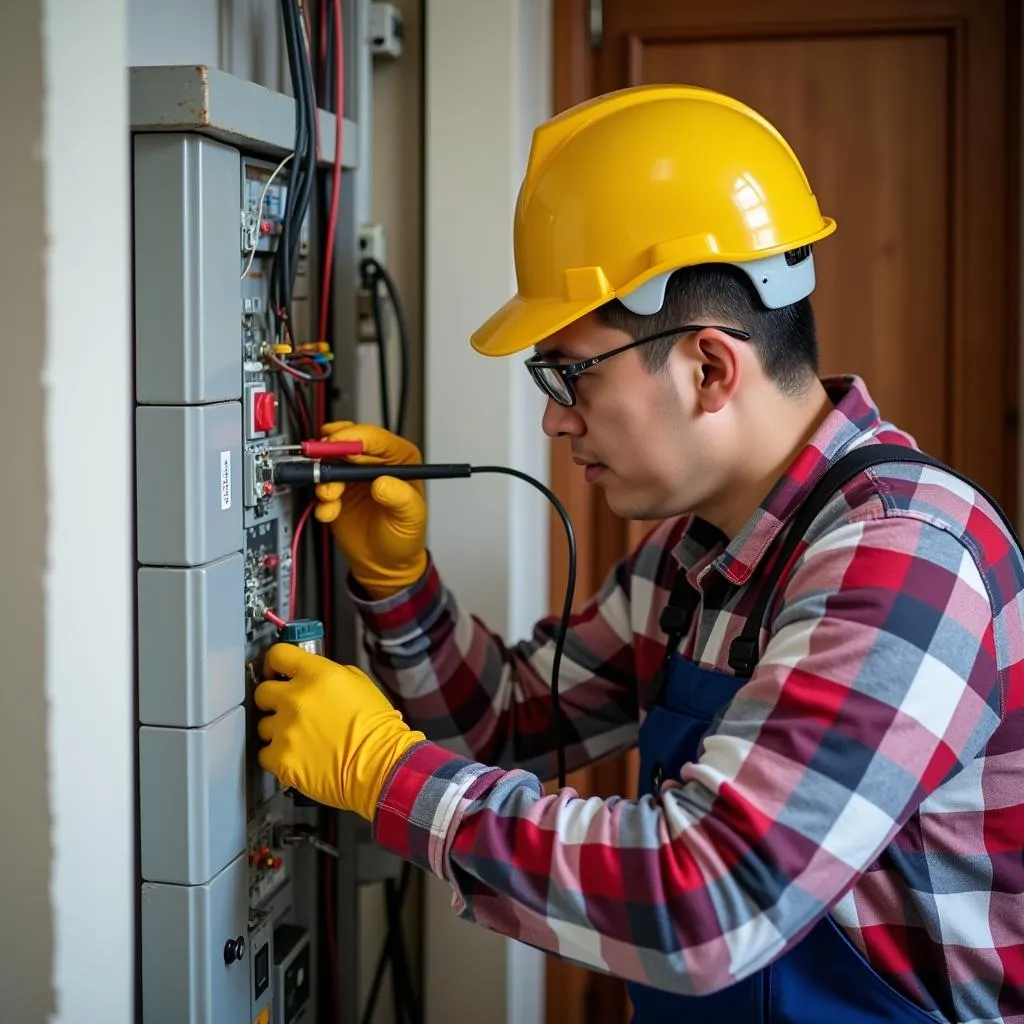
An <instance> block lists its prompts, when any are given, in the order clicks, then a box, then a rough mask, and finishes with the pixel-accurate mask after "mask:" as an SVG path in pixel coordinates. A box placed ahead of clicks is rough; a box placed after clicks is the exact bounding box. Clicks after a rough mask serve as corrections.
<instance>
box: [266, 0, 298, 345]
mask: <svg viewBox="0 0 1024 1024" xmlns="http://www.w3.org/2000/svg"><path fill="white" fill-rule="evenodd" d="M292 8H293V0H281V20H282V22H283V27H284V37H285V48H286V50H287V53H288V69H289V72H290V76H291V84H292V94H293V96H294V98H295V131H294V142H293V155H292V166H291V169H290V171H289V174H288V196H287V200H286V203H285V210H284V217H283V219H282V222H281V235H280V237H279V238H278V241H277V248H276V249H275V251H274V260H273V263H272V265H271V277H270V284H271V292H272V298H273V303H274V310H275V314H276V315H277V317H278V322H279V323H281V322H282V321H284V322H287V323H288V326H289V329H290V328H291V323H290V319H289V317H290V311H291V282H292V281H293V280H294V276H293V274H292V268H291V266H290V257H291V236H292V226H293V224H294V223H295V219H296V217H297V211H298V203H299V199H300V189H299V187H298V185H299V182H300V180H301V171H302V168H301V166H300V164H301V153H302V152H303V146H304V144H305V142H304V140H305V106H304V104H303V102H302V82H301V71H300V67H299V63H300V57H299V51H298V48H297V40H296V38H295V21H294V19H293V17H292Z"/></svg>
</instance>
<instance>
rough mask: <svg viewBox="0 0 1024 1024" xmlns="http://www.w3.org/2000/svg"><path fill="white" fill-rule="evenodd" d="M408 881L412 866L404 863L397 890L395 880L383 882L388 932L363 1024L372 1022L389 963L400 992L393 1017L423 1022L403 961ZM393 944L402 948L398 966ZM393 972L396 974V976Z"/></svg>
mask: <svg viewBox="0 0 1024 1024" xmlns="http://www.w3.org/2000/svg"><path fill="white" fill-rule="evenodd" d="M411 880H412V865H411V864H410V863H409V862H408V861H406V862H405V863H404V864H403V865H402V873H401V876H400V879H399V882H398V886H397V889H396V887H395V884H394V881H393V880H392V879H390V878H389V879H388V880H387V881H386V882H385V883H384V885H385V913H386V915H387V918H388V931H387V934H386V935H385V937H384V942H383V943H382V944H381V949H380V956H379V957H378V958H377V967H376V969H375V970H374V973H373V981H372V982H371V984H370V992H369V994H368V996H367V999H366V1005H365V1007H364V1009H363V1016H362V1024H370V1022H371V1021H372V1020H373V1014H374V1011H375V1010H376V1008H377V1000H378V999H379V998H380V993H381V989H382V988H383V986H384V972H385V971H386V970H387V967H388V963H389V962H390V963H391V970H392V973H393V975H395V976H396V977H397V986H398V988H399V992H397V993H396V995H395V997H394V998H395V1016H396V1017H398V1018H401V1017H405V1018H406V1020H407V1021H408V1024H422V1022H423V1011H422V1008H421V1007H420V1005H419V1001H418V999H417V996H416V994H415V992H414V991H413V985H412V978H411V977H410V976H409V965H408V961H407V960H406V959H405V937H404V936H405V932H404V929H403V926H402V920H401V908H402V906H403V904H404V903H405V896H406V893H407V891H408V889H409V883H410V882H411ZM389 887H390V888H389ZM396 944H397V945H400V947H401V949H400V951H399V954H398V955H399V962H398V963H397V964H396V963H395V961H394V960H393V959H392V957H393V955H394V953H395V946H396ZM396 972H398V973H397V974H396ZM410 1017H411V1019H410Z"/></svg>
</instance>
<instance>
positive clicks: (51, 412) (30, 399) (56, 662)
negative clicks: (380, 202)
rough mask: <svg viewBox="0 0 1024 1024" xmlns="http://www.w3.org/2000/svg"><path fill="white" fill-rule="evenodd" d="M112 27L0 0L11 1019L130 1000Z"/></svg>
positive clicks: (104, 17) (0, 1014) (123, 393)
mask: <svg viewBox="0 0 1024 1024" xmlns="http://www.w3.org/2000/svg"><path fill="white" fill-rule="evenodd" d="M124 38H125V12H124V5H123V3H122V0H89V3H88V4H83V3H72V2H68V0H20V2H18V3H5V4H3V5H0V83H2V86H3V88H2V89H0V137H2V138H3V140H4V141H3V154H4V155H3V182H4V189H3V191H2V192H0V217H2V219H3V224H4V229H5V236H6V237H5V242H6V251H5V254H4V258H3V273H2V274H0V307H2V309H3V310H4V314H3V316H4V326H3V334H2V345H3V357H4V361H3V371H2V373H0V430H2V432H3V436H4V438H5V439H6V441H7V444H6V450H5V453H4V454H5V459H4V479H5V485H4V501H3V505H2V512H0V523H2V526H3V533H4V538H5V541H6V547H5V557H4V565H3V571H2V573H0V581H2V582H0V588H2V590H0V593H2V599H0V601H2V603H0V608H2V614H0V650H2V651H3V672H2V677H0V778H2V779H3V783H4V784H3V786H2V787H0V822H2V827H0V857H2V862H3V864H4V880H3V882H2V883H0V993H2V995H0V1007H2V1008H0V1018H2V1019H3V1020H4V1021H12V1022H14V1021H18V1022H21V1021H24V1022H26V1024H28V1022H36V1021H48V1022H53V1024H63V1022H71V1021H106V1022H109V1024H128V1022H129V1021H131V1020H132V1019H133V1016H132V1013H131V1006H132V999H133V995H134V988H133V981H134V979H133V973H134V972H133V970H132V963H133V958H134V944H133V941H132V940H133V931H134V927H133V923H134V909H133V908H134V895H133V889H134V875H135V872H134V852H133V848H134V843H133V836H134V824H133V822H134V816H133V807H134V798H133V781H132V780H133V778H134V771H133V767H132V761H133V758H132V746H133V743H132V737H133V728H132V717H133V716H132V705H133V701H132V690H133V671H132V631H131V606H132V590H133V588H132V568H131V551H130V547H129V545H128V543H126V538H129V537H131V533H132V525H131V514H130V510H131V457H130V434H129V424H130V408H131V377H130V373H129V351H130V349H129V333H128V302H129V290H128V204H127V198H126V197H127V185H128V149H127V135H126V132H125V124H126V123H127V106H128V105H127V81H126V77H125V74H124V63H125V53H124ZM90 443H93V446H92V447H90Z"/></svg>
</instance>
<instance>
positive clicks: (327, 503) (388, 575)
mask: <svg viewBox="0 0 1024 1024" xmlns="http://www.w3.org/2000/svg"><path fill="white" fill-rule="evenodd" d="M323 438H324V440H326V441H362V442H363V454H362V455H353V456H352V457H351V461H352V462H355V463H362V464H366V465H380V464H382V463H384V464H387V465H394V466H400V465H412V464H415V465H419V464H421V463H422V462H423V457H422V456H421V455H420V451H419V449H418V448H417V447H416V445H414V444H413V443H412V442H411V441H406V440H405V438H402V437H399V436H398V435H397V434H392V433H391V432H390V431H387V430H384V429H383V428H382V427H375V426H372V425H370V424H363V423H348V422H339V423H325V424H324V427H323ZM316 496H317V498H318V499H319V501H318V504H317V507H316V513H315V514H316V518H317V519H318V520H319V521H320V522H321V523H330V524H331V531H332V533H333V534H334V539H335V542H336V543H337V544H338V546H339V547H340V548H341V550H342V551H343V552H344V554H345V558H346V559H347V560H348V564H349V568H350V569H351V570H352V575H353V576H354V577H355V578H356V579H357V580H358V581H359V582H360V583H361V584H362V585H363V586H364V587H365V588H366V590H367V592H368V593H369V594H370V596H371V597H374V598H376V599H378V600H380V599H381V598H385V597H390V596H391V595H392V594H396V593H397V592H398V591H399V590H404V589H405V588H406V587H409V586H412V584H413V583H415V582H416V581H417V580H418V579H419V578H420V577H421V576H422V575H423V573H424V572H426V568H427V551H426V534H427V505H426V502H425V501H424V500H423V482H422V481H421V480H414V481H408V482H407V481H405V480H396V479H395V478H394V477H388V476H383V477H378V478H377V479H376V480H374V481H373V482H372V483H355V484H318V485H317V488H316Z"/></svg>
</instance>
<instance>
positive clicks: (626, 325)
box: [597, 263, 818, 394]
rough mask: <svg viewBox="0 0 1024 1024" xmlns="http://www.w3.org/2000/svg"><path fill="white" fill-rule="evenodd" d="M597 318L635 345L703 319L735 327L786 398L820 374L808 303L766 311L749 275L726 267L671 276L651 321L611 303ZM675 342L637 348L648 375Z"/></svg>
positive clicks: (705, 266)
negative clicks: (662, 332) (676, 325)
mask: <svg viewBox="0 0 1024 1024" xmlns="http://www.w3.org/2000/svg"><path fill="white" fill-rule="evenodd" d="M597 317H598V319H599V320H600V321H601V323H603V324H604V325H605V326H606V327H614V328H617V329H618V330H621V331H625V332H626V333H627V334H628V335H630V337H632V338H634V339H638V338H642V337H644V336H645V335H649V334H656V333H657V332H658V331H665V330H669V329H670V328H671V327H672V326H673V325H675V324H687V323H691V324H692V323H701V322H702V321H704V320H705V319H706V320H707V321H708V322H711V321H714V322H716V323H720V324H722V325H723V326H725V327H739V328H741V329H742V330H744V331H746V332H747V333H748V334H749V335H750V341H749V342H748V344H751V345H753V346H754V348H755V350H756V351H757V354H758V357H759V358H760V360H761V365H762V366H763V367H764V372H765V375H766V376H767V377H768V379H769V380H771V381H772V382H773V383H774V384H775V385H776V386H777V387H778V388H779V389H780V390H781V391H783V392H784V393H786V394H799V393H801V392H802V391H803V390H804V388H805V387H806V386H807V385H808V383H809V382H810V380H811V378H812V377H815V376H817V373H818V342H817V338H816V336H815V331H814V312H813V310H812V309H811V302H810V299H806V298H805V299H800V300H799V301H798V302H794V303H793V304H792V305H790V306H783V307H782V308H781V309H769V308H768V307H767V306H765V305H764V303H763V302H761V297H760V296H759V295H758V294H757V291H756V290H755V289H754V286H753V284H752V283H751V281H750V279H749V278H748V277H747V275H746V274H744V273H743V271H742V270H740V269H739V268H738V267H733V266H729V265H727V264H721V263H701V264H699V265H698V266H695V267H684V268H682V269H681V270H677V271H675V272H674V273H673V274H672V276H671V277H670V278H669V281H668V286H667V287H666V289H665V301H664V302H663V303H662V306H661V309H660V310H658V312H657V313H653V314H651V315H650V316H642V315H640V314H638V313H633V312H631V311H630V310H628V309H627V308H626V307H625V306H624V305H622V303H621V302H619V300H618V299H613V300H612V301H611V302H608V303H606V304H605V305H604V306H601V307H600V308H599V309H598V310H597ZM677 340H678V339H677V338H676V337H671V336H670V337H667V338H662V339H659V340H658V341H652V342H651V343H650V344H649V345H644V346H641V348H640V352H641V354H642V358H643V359H644V361H645V363H646V364H647V367H648V369H650V370H652V371H658V370H660V369H662V368H663V367H664V365H665V363H666V362H667V361H668V357H669V353H670V352H671V351H672V349H673V348H674V347H675V344H676V341H677Z"/></svg>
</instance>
